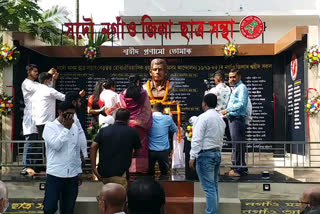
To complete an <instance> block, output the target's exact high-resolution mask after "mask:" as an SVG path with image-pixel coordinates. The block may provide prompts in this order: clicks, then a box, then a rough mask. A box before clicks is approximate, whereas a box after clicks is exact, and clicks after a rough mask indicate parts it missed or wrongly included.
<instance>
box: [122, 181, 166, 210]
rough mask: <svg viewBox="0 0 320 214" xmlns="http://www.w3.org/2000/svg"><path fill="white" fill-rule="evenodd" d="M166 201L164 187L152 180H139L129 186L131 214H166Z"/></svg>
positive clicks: (129, 208)
mask: <svg viewBox="0 0 320 214" xmlns="http://www.w3.org/2000/svg"><path fill="white" fill-rule="evenodd" d="M165 201H166V195H165V192H164V189H163V187H162V185H161V184H160V183H159V182H157V181H155V180H153V179H152V178H144V179H139V180H136V181H134V182H132V183H131V184H130V185H129V190H128V211H129V214H164V213H165Z"/></svg>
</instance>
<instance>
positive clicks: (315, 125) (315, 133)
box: [306, 26, 320, 162]
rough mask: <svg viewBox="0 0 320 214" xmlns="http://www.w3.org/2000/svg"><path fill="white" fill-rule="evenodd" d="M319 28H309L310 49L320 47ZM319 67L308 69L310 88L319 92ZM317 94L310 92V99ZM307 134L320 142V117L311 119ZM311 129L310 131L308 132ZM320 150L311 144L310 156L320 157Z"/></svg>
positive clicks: (311, 139)
mask: <svg viewBox="0 0 320 214" xmlns="http://www.w3.org/2000/svg"><path fill="white" fill-rule="evenodd" d="M319 36H320V32H319V26H309V32H308V42H307V43H308V46H307V47H308V48H310V47H312V46H314V45H319ZM318 67H319V66H313V67H312V69H310V68H309V66H308V69H307V72H308V88H315V89H317V91H318V92H320V91H319V89H320V88H319V79H320V75H319V68H318ZM317 95H318V94H317V92H315V91H310V93H309V97H310V96H317ZM306 128H307V132H308V131H310V142H319V141H320V131H319V115H318V116H315V117H311V116H310V117H309V127H308V124H307V126H306ZM308 128H309V130H308ZM316 149H320V146H319V145H315V144H311V145H310V154H309V155H320V151H319V150H316ZM310 160H311V162H312V161H319V160H320V156H319V157H316V156H310Z"/></svg>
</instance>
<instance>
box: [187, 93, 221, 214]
mask: <svg viewBox="0 0 320 214" xmlns="http://www.w3.org/2000/svg"><path fill="white" fill-rule="evenodd" d="M216 106H217V96H216V95H214V94H207V95H205V96H204V98H203V101H202V109H203V110H204V113H202V114H201V115H200V116H199V117H198V119H197V121H196V123H195V125H194V127H193V136H192V142H191V151H190V161H189V166H190V168H193V169H194V162H195V159H197V162H196V170H197V173H198V176H199V180H200V183H201V186H202V188H203V190H204V191H205V193H206V200H207V208H206V214H217V213H218V197H219V190H218V178H219V167H220V163H221V153H220V151H221V147H222V144H223V135H224V130H225V127H226V124H225V122H224V121H223V119H222V118H221V116H220V115H219V113H217V111H216V110H215V108H216Z"/></svg>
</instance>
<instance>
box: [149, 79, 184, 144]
mask: <svg viewBox="0 0 320 214" xmlns="http://www.w3.org/2000/svg"><path fill="white" fill-rule="evenodd" d="M169 86H170V82H169V80H167V82H166V91H165V93H164V96H163V98H162V99H161V100H159V99H156V98H154V96H153V94H152V91H151V86H150V80H148V81H147V90H148V95H149V97H150V103H151V105H154V104H156V103H161V104H162V105H176V106H177V111H172V113H173V114H177V125H178V133H177V138H178V142H179V143H180V140H181V130H180V127H181V109H180V103H179V102H176V101H166V100H167V98H168V94H169Z"/></svg>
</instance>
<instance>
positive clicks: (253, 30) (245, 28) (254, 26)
mask: <svg viewBox="0 0 320 214" xmlns="http://www.w3.org/2000/svg"><path fill="white" fill-rule="evenodd" d="M263 30H264V24H263V22H262V20H261V19H260V18H259V17H258V16H247V17H244V18H243V19H242V20H241V22H240V32H241V34H242V35H243V36H244V37H246V38H248V39H255V38H257V37H259V36H260V35H261V34H262V32H263Z"/></svg>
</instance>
